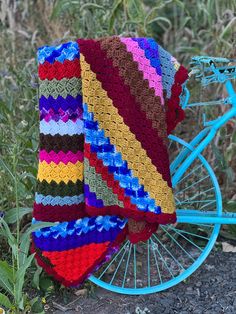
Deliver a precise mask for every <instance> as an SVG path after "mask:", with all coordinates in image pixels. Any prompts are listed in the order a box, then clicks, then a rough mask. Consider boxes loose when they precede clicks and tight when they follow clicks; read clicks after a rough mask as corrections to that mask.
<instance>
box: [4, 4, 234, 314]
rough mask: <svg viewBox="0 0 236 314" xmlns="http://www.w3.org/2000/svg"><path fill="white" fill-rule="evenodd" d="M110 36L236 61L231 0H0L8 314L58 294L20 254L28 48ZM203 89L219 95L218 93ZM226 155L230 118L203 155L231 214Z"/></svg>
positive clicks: (26, 223)
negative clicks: (145, 38) (141, 39)
mask: <svg viewBox="0 0 236 314" xmlns="http://www.w3.org/2000/svg"><path fill="white" fill-rule="evenodd" d="M113 34H122V35H123V36H150V37H153V38H155V39H156V40H157V42H159V43H160V44H161V45H163V46H164V47H165V48H166V49H167V50H168V51H170V52H171V53H172V54H173V55H174V56H175V57H176V58H177V59H178V60H179V61H180V62H182V63H183V64H184V65H185V66H187V67H188V64H189V62H190V60H191V57H192V56H194V55H212V56H221V57H231V58H236V48H235V38H236V1H235V0H184V1H180V0H142V1H139V0H100V1H99V0H90V1H86V0H84V1H83V0H73V1H69V0H57V1H55V0H51V1H50V0H2V1H1V2H0V215H2V216H3V215H4V221H3V223H2V226H1V230H0V305H3V306H4V307H6V308H8V309H9V310H10V312H11V313H20V312H22V313H28V312H29V313H44V311H45V309H46V305H45V302H46V300H47V299H48V298H50V297H51V296H52V295H53V294H55V293H61V295H62V296H63V298H65V299H66V298H68V292H67V290H66V289H62V288H61V287H59V286H58V285H57V284H56V283H54V282H52V281H51V279H50V278H48V277H47V276H46V275H44V274H43V273H42V270H41V269H40V268H37V267H36V265H35V264H34V262H32V260H33V259H32V256H31V255H29V252H28V250H29V242H30V238H29V234H30V232H31V231H32V227H30V220H31V214H30V213H31V211H32V203H33V199H34V189H35V184H36V171H37V149H38V136H39V133H38V132H39V125H38V109H37V104H38V99H37V87H38V83H37V64H36V51H37V48H38V47H39V46H41V45H46V44H47V45H51V44H58V43H61V42H65V41H68V40H76V38H78V37H101V36H106V35H113ZM190 89H191V94H192V95H193V100H196V99H197V97H196V95H198V98H199V95H200V97H201V99H206V98H207V97H208V95H209V94H212V91H209V89H205V90H203V89H201V87H200V86H199V84H197V83H196V82H190ZM213 94H214V95H215V96H216V97H219V98H222V97H223V95H224V90H222V89H218V90H217V91H214V93H213ZM198 100H199V99H198ZM224 110H225V108H224V106H219V107H218V109H215V110H211V111H208V115H210V116H211V117H213V116H214V115H220V114H222V113H223V112H224ZM190 121H191V123H190ZM192 121H194V123H193V122H192ZM200 122H201V116H200V112H199V111H198V110H197V111H190V112H187V118H186V120H185V122H184V123H183V124H182V125H181V126H180V127H179V128H178V131H177V132H178V133H179V134H180V135H181V136H182V137H184V138H185V139H186V140H188V139H189V138H191V137H192V135H193V133H194V132H196V129H197V128H198V127H200V125H201V123H200ZM189 125H194V128H193V129H191V127H189ZM196 126H197V127H196ZM235 153H236V126H235V121H231V122H230V123H228V124H227V125H226V126H225V127H224V128H223V129H222V130H221V131H220V132H219V134H218V135H217V137H216V138H215V141H214V143H213V144H212V146H211V147H210V149H209V150H207V151H206V152H205V155H207V159H208V160H210V162H211V164H212V165H213V167H214V170H215V171H216V172H217V175H218V177H219V179H220V184H221V188H222V192H223V197H224V206H225V209H228V210H231V211H232V210H235V211H236V208H235V207H236V205H235V204H236V203H235V202H236V189H235V186H236V185H235V176H234V173H235V172H236V157H235V156H236V154H235ZM222 236H224V237H227V238H230V239H236V229H235V227H232V226H231V227H230V228H223V230H222ZM32 278H33V281H32ZM90 288H91V287H90Z"/></svg>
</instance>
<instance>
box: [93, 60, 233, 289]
mask: <svg viewBox="0 0 236 314" xmlns="http://www.w3.org/2000/svg"><path fill="white" fill-rule="evenodd" d="M232 62H235V60H230V59H227V58H211V57H198V56H197V57H194V58H192V66H193V69H192V73H194V74H195V75H196V77H198V78H199V79H200V80H201V84H202V85H203V86H206V85H208V84H212V83H220V84H223V85H224V86H225V88H226V90H227V93H228V96H227V97H226V98H225V99H223V100H216V101H210V102H199V103H193V104H189V97H190V93H189V91H188V88H187V86H186V85H185V87H184V90H183V94H182V96H181V104H182V107H183V108H184V109H187V108H191V107H198V106H210V105H220V104H225V105H232V107H231V109H230V110H229V111H227V112H226V113H224V114H223V115H222V116H220V117H218V118H217V119H215V120H212V121H206V119H205V116H204V117H203V118H204V128H203V130H202V131H201V132H200V133H199V134H197V135H196V136H195V137H194V138H193V139H192V140H191V141H190V142H189V143H187V142H186V141H184V140H182V139H181V138H178V137H176V136H174V135H170V136H169V139H170V147H169V149H170V150H171V146H173V145H174V147H175V148H177V149H178V150H179V153H178V155H177V156H174V157H175V158H174V160H173V161H172V163H171V166H170V170H171V175H172V184H173V189H174V191H175V199H176V206H177V211H176V212H177V224H175V225H165V226H164V225H161V226H160V227H159V229H158V231H157V233H156V234H153V235H152V237H151V238H150V239H149V240H148V241H147V242H145V243H139V244H131V243H130V242H129V241H128V240H127V241H126V242H125V243H124V244H123V246H122V247H121V248H120V250H119V251H118V252H117V253H116V254H115V255H114V256H113V257H112V259H111V261H110V262H108V263H107V264H105V265H104V266H103V267H102V268H101V269H99V270H98V271H97V273H95V274H94V275H92V276H91V277H90V278H89V280H90V281H92V282H93V283H95V284H96V285H98V286H101V287H103V288H105V289H108V290H110V291H113V292H117V293H124V294H149V293H154V292H159V291H162V290H165V289H168V288H170V287H172V286H174V285H176V284H178V283H180V282H181V281H183V280H185V279H186V278H187V277H189V276H190V275H191V274H192V273H193V272H194V271H195V270H196V269H197V268H198V267H199V266H200V265H201V264H202V263H203V262H204V260H205V259H206V258H207V256H208V255H209V253H210V251H211V250H212V248H213V246H214V244H215V242H216V239H217V237H218V234H219V231H220V227H221V225H222V224H236V213H227V212H223V209H222V196H221V191H220V187H219V184H218V181H217V178H216V175H215V173H214V171H213V170H212V168H211V166H210V164H209V163H208V161H207V160H206V159H205V157H203V155H202V152H203V150H204V149H205V148H206V147H207V146H208V145H209V143H210V142H211V141H212V140H213V138H214V137H215V135H216V133H217V131H218V130H219V129H220V128H221V127H222V126H223V125H224V124H225V123H227V122H228V121H229V120H230V119H232V118H233V117H236V92H235V91H234V88H233V85H232V82H231V80H233V79H235V78H236V65H231V64H230V63H232ZM175 150H176V149H175Z"/></svg>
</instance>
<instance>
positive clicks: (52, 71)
mask: <svg viewBox="0 0 236 314" xmlns="http://www.w3.org/2000/svg"><path fill="white" fill-rule="evenodd" d="M38 75H39V78H40V79H41V80H45V79H48V80H52V79H57V80H61V79H63V78H68V79H69V78H73V77H78V78H79V77H80V76H81V68H80V61H79V59H74V60H73V61H70V60H65V61H64V62H63V63H61V62H59V61H55V62H54V63H50V62H48V61H45V62H44V63H43V64H39V66H38Z"/></svg>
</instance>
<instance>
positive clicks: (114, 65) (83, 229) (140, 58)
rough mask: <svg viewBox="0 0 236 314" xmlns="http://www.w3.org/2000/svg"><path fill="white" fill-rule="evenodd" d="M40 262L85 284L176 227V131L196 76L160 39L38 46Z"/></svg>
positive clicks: (36, 217) (68, 281)
mask: <svg viewBox="0 0 236 314" xmlns="http://www.w3.org/2000/svg"><path fill="white" fill-rule="evenodd" d="M38 74H39V120H40V126H39V127H40V136H39V164H38V173H37V186H36V192H35V201H34V206H33V207H34V210H33V220H32V223H33V224H37V223H39V222H42V221H44V222H55V225H53V226H52V227H46V228H41V229H39V230H37V231H35V232H34V233H33V235H32V248H31V249H32V252H35V256H36V259H37V262H38V264H39V265H40V266H42V267H43V268H44V269H45V270H46V271H47V272H48V273H49V274H51V275H53V276H54V277H55V278H56V279H57V280H58V281H60V282H61V283H63V284H64V285H65V286H77V285H79V284H81V283H82V282H83V281H84V280H85V279H86V278H87V277H88V276H89V275H90V274H91V273H92V272H94V271H95V270H97V269H98V268H99V267H100V266H101V265H102V264H103V263H104V262H105V261H107V260H109V259H110V257H111V255H112V254H114V252H116V251H117V250H118V249H119V246H120V244H121V243H122V242H123V241H124V239H125V238H126V237H129V239H130V241H131V242H133V243H136V242H138V241H145V240H147V239H148V238H149V237H150V236H151V234H152V233H153V232H155V231H156V229H157V227H158V224H167V223H174V222H175V221H176V214H175V202H174V196H173V191H172V185H171V176H170V169H169V157H168V146H167V145H168V134H170V133H171V131H172V130H173V129H174V128H175V127H176V125H177V124H178V123H179V122H180V121H182V120H183V118H184V112H183V110H182V109H181V107H180V105H179V96H180V94H181V92H182V84H183V83H184V82H185V80H186V79H187V77H188V74H187V70H186V69H185V68H184V67H183V66H181V65H180V64H179V63H178V62H177V60H176V59H175V58H174V57H172V56H171V55H170V54H169V53H168V52H167V51H166V50H164V49H163V48H162V47H161V46H160V45H158V44H157V43H156V42H155V40H153V39H152V38H127V37H119V36H111V37H104V38H99V39H78V40H77V41H76V42H67V43H63V44H61V45H58V46H43V47H40V48H39V49H38Z"/></svg>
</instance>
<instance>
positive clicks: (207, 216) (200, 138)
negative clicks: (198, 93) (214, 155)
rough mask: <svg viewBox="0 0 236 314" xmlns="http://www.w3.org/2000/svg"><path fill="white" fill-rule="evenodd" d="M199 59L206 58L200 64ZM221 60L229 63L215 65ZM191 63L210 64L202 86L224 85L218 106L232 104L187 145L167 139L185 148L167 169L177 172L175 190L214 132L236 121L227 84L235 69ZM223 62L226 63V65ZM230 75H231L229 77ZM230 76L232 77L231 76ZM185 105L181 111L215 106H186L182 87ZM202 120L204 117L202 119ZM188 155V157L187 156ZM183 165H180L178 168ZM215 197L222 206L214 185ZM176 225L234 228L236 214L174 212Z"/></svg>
mask: <svg viewBox="0 0 236 314" xmlns="http://www.w3.org/2000/svg"><path fill="white" fill-rule="evenodd" d="M202 58H205V59H204V60H202ZM222 60H227V62H229V60H228V59H221V58H220V59H214V61H216V62H217V61H218V62H222ZM194 62H195V63H198V66H199V65H202V63H203V64H204V63H205V64H206V63H207V62H208V63H210V67H209V68H207V69H206V71H210V70H211V71H212V72H213V75H210V76H207V77H204V78H203V79H202V83H203V85H207V84H209V83H212V82H220V83H224V85H225V88H226V91H227V93H228V97H227V98H226V99H224V100H223V101H217V104H222V103H223V104H231V105H232V108H231V109H230V110H229V111H227V112H226V113H225V114H223V115H222V116H220V117H219V118H217V119H215V120H213V121H208V122H206V121H204V126H206V127H205V128H204V129H203V130H202V131H201V132H200V133H199V134H198V135H197V136H196V137H195V138H194V139H193V140H192V141H191V142H190V143H186V142H185V141H183V140H181V139H179V138H177V137H175V136H173V135H170V136H169V138H170V139H175V140H176V141H177V142H179V143H182V144H184V146H185V147H186V148H185V149H184V150H183V151H182V152H181V153H180V154H179V155H178V156H177V158H176V159H175V160H174V161H173V163H172V164H171V166H170V170H171V172H174V171H175V170H176V169H177V166H179V165H180V166H179V168H178V169H177V170H176V172H175V174H174V175H173V177H172V185H173V187H175V186H176V185H177V183H178V182H179V180H180V179H181V177H182V176H183V174H184V173H185V172H186V170H187V169H188V168H189V167H190V165H191V164H192V163H193V162H194V160H195V159H196V158H197V157H199V158H204V157H203V156H202V155H201V153H202V151H203V150H204V149H205V148H206V146H207V145H208V144H209V143H210V142H211V141H212V140H213V138H214V137H215V135H216V133H217V131H218V130H219V129H220V128H221V127H222V126H223V125H224V124H225V123H227V122H228V121H229V120H230V119H232V118H233V117H236V92H235V91H234V88H233V85H232V83H231V81H230V79H231V78H236V67H230V69H233V71H230V73H229V71H228V69H229V67H218V68H217V67H216V65H215V63H214V62H213V61H212V59H210V58H209V59H207V57H195V58H194ZM225 62H226V61H225ZM231 72H232V73H231ZM231 74H233V75H231ZM185 93H186V97H185V102H184V104H183V108H184V109H185V108H187V107H193V106H202V105H212V104H215V103H216V102H214V101H213V102H208V103H195V104H190V105H188V100H189V95H190V94H189V91H188V90H187V88H186V87H185ZM204 118H205V117H204ZM190 152H191V153H190ZM181 163H182V164H181ZM217 187H218V188H217V189H218V191H216V192H217V193H216V195H217V197H218V198H219V199H218V201H219V203H222V199H221V193H220V188H219V186H218V183H217ZM177 216H178V222H187V223H191V222H192V223H193V222H194V223H196V222H198V223H220V224H226V223H227V224H236V214H234V213H222V208H221V210H219V211H218V214H217V215H213V213H212V212H202V211H198V210H177Z"/></svg>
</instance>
